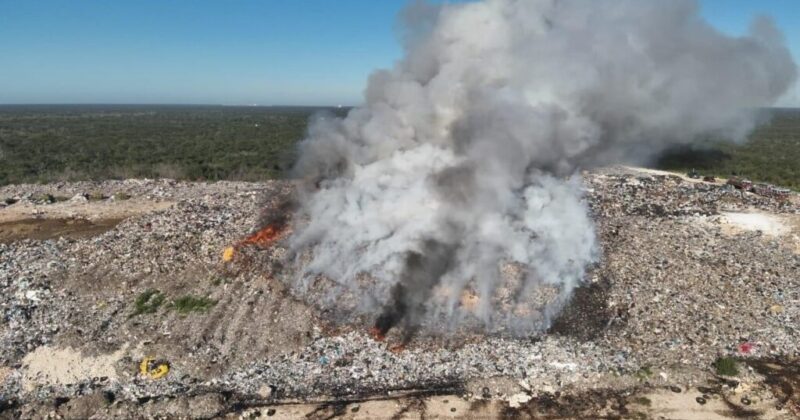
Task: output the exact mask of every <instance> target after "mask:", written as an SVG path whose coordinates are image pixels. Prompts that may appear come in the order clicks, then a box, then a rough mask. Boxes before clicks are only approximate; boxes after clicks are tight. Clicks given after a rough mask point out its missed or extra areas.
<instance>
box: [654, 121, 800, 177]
mask: <svg viewBox="0 0 800 420" xmlns="http://www.w3.org/2000/svg"><path fill="white" fill-rule="evenodd" d="M771 116H772V118H771V120H770V121H769V122H768V123H767V124H764V125H762V126H761V127H759V128H758V129H757V130H755V132H753V133H752V135H751V136H750V138H749V139H748V141H747V142H746V143H744V144H741V145H737V144H732V143H728V142H722V141H714V140H709V141H707V142H705V143H703V144H700V145H695V146H693V147H683V148H678V149H674V150H671V151H669V152H668V153H666V154H664V155H663V156H662V157H661V159H660V160H659V161H658V163H657V166H658V167H659V168H661V169H667V170H676V171H682V172H688V171H690V170H691V169H696V170H697V171H698V172H700V173H701V174H703V175H714V176H719V177H723V178H728V177H730V176H732V175H737V176H743V177H746V178H749V179H751V180H752V181H755V182H768V183H772V184H775V185H778V186H784V187H788V188H792V189H795V190H800V163H798V162H800V110H797V109H779V110H773V111H771Z"/></svg>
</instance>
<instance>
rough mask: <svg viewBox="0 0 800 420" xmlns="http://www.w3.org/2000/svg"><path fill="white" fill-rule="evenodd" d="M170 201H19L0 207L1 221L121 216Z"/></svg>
mask: <svg viewBox="0 0 800 420" xmlns="http://www.w3.org/2000/svg"><path fill="white" fill-rule="evenodd" d="M173 204H174V203H173V202H170V201H152V200H147V199H144V198H141V199H139V198H134V199H130V200H124V201H111V200H103V201H89V202H86V201H73V200H70V201H64V202H60V203H54V204H49V205H45V206H43V205H36V204H32V203H18V204H16V205H14V206H11V207H7V208H3V209H0V224H6V223H11V222H20V221H24V220H31V219H85V220H88V221H97V220H121V219H125V218H127V217H131V216H137V215H140V214H145V213H150V212H152V211H156V210H163V209H166V208H169V207H170V206H172V205H173Z"/></svg>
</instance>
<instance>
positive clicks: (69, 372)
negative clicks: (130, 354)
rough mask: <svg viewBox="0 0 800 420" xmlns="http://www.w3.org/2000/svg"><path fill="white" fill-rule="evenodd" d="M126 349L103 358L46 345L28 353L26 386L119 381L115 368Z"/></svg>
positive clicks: (29, 387) (24, 375)
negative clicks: (98, 378) (98, 380)
mask: <svg viewBox="0 0 800 420" xmlns="http://www.w3.org/2000/svg"><path fill="white" fill-rule="evenodd" d="M125 350H126V349H125V348H122V349H119V350H117V351H115V352H114V353H111V354H108V355H101V356H95V357H91V356H86V357H84V356H83V355H82V354H81V353H80V352H78V351H76V350H73V349H72V348H61V349H59V348H53V347H49V346H42V347H39V348H37V349H36V350H34V351H33V352H31V353H28V354H27V355H26V356H25V358H24V359H22V363H23V369H24V370H23V378H22V386H23V388H24V389H25V390H27V391H32V390H34V389H36V388H37V387H40V386H43V385H63V384H72V383H76V382H80V381H82V380H86V379H91V378H95V377H103V376H105V377H107V378H108V379H115V378H117V371H116V369H115V367H114V365H115V364H116V363H117V362H118V361H119V360H120V359H121V358H122V357H123V355H124V354H125Z"/></svg>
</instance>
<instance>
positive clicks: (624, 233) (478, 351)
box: [0, 168, 800, 417]
mask: <svg viewBox="0 0 800 420" xmlns="http://www.w3.org/2000/svg"><path fill="white" fill-rule="evenodd" d="M584 178H585V183H586V195H587V199H588V201H589V203H590V207H591V211H592V214H593V217H594V219H595V222H596V225H597V229H598V233H599V237H600V239H601V241H602V249H603V255H602V260H601V262H600V263H599V264H598V265H597V266H596V267H594V268H593V269H592V270H591V271H590V273H589V275H588V276H587V279H586V282H585V285H584V286H583V287H581V288H579V289H578V290H577V291H576V293H575V294H574V296H573V298H572V301H571V302H570V303H569V304H568V305H567V307H566V308H565V309H564V311H563V312H562V313H561V315H560V316H559V317H558V318H557V319H556V320H555V321H554V324H553V326H552V328H551V330H550V331H548V332H547V333H545V334H542V335H539V336H535V337H529V338H527V339H514V338H508V337H503V336H477V335H465V336H431V335H424V334H422V335H420V336H418V337H415V338H414V339H413V340H412V341H411V342H410V343H408V344H407V346H406V347H405V349H403V350H402V351H392V348H391V347H392V343H386V342H378V341H375V340H373V339H372V338H371V337H370V336H369V335H368V333H367V331H366V329H365V328H363V325H355V324H354V325H353V326H351V327H348V326H341V325H338V324H333V323H330V322H328V320H327V318H326V316H327V314H326V313H324V312H322V311H320V310H318V309H317V308H314V307H312V306H309V305H307V304H305V303H304V302H303V301H302V299H301V298H300V297H297V296H293V295H292V293H291V291H290V290H289V288H287V286H286V284H284V282H283V281H282V278H283V276H282V273H284V272H285V270H287V269H288V268H287V260H286V257H287V255H288V251H287V249H286V248H285V247H284V246H283V244H282V243H281V242H280V241H279V240H276V241H275V242H274V243H273V242H271V241H272V240H271V239H270V242H264V244H268V246H242V245H241V244H243V243H248V242H247V240H246V238H248V237H256V236H258V234H259V229H261V228H263V227H264V226H262V223H263V220H264V215H265V213H266V214H267V216H269V213H270V212H279V211H285V209H282V207H281V205H282V204H281V203H284V202H285V201H286V200H287V199H288V198H290V197H291V195H292V191H293V189H292V186H291V184H290V183H288V182H282V181H273V182H268V183H237V182H220V183H183V182H174V181H138V180H127V181H108V182H100V183H75V184H68V183H64V184H51V185H42V186H7V187H3V188H0V201H3V202H4V203H6V204H5V208H4V209H3V210H1V211H10V210H13V209H15V208H18V209H19V208H31V209H34V210H35V211H38V212H40V213H41V214H43V215H45V216H43V217H47V214H50V213H48V212H51V213H52V211H51V209H59V208H61V207H63V208H64V209H67V210H69V211H79V210H76V209H79V207H80V206H88V205H90V204H91V203H93V202H96V201H100V202H102V203H104V204H103V205H104V206H106V207H102V208H109V209H112V208H113V209H117V210H118V209H119V208H122V207H120V206H123V207H124V206H126V205H132V204H128V203H153V202H159V203H163V204H165V206H160V207H158V208H151V207H148V209H149V210H147V211H145V212H141V213H139V214H131V215H129V216H127V217H126V218H125V219H124V220H122V221H121V222H120V223H119V224H117V225H116V226H114V227H113V228H111V229H110V230H108V231H106V232H104V233H100V234H97V235H95V236H92V237H87V238H80V239H70V238H60V239H59V238H53V239H47V240H31V239H23V240H15V241H11V242H6V243H0V292H2V293H0V313H2V317H3V323H2V324H0V400H2V401H5V403H4V404H5V405H3V406H2V407H0V410H4V409H5V410H12V411H13V410H16V411H14V412H15V413H17V414H19V415H34V414H36V413H39V414H41V413H43V412H44V413H49V412H50V410H53V408H52V407H53V404H52V403H53V401H60V402H61V403H60V404H61V405H64V407H67V406H69V405H70V404H67V403H65V401H66V402H70V401H77V400H78V399H82V398H89V397H92V398H95V397H94V396H98V397H96V398H95V399H94V400H92V401H95V402H94V403H92V404H94V405H95V406H96V407H95V409H96V410H101V411H102V410H105V411H102V412H103V413H105V415H106V416H112V413H116V414H118V415H121V414H120V412H119V411H114V410H116V409H119V407H122V406H125V407H128V408H129V409H131V410H134V411H131V412H128V414H130V413H140V412H141V411H136V410H140V409H141V410H144V408H142V407H147V406H153V404H156V405H157V404H162V403H164V401H173V403H174V406H175V407H178V408H175V409H176V410H178V411H177V412H176V413H177V414H176V415H186V416H209V417H210V416H213V415H221V414H225V413H228V412H235V411H236V410H240V409H241V407H243V406H253V405H258V404H268V403H274V402H276V401H285V400H287V399H300V400H308V399H318V398H320V397H321V396H329V398H340V399H341V398H349V397H348V396H350V397H353V398H355V397H358V398H361V397H363V396H368V395H375V394H382V395H385V394H386V393H387V392H390V391H392V390H394V391H397V392H399V391H402V390H410V389H416V390H438V391H437V392H439V391H441V392H452V393H456V394H458V395H462V396H465V397H467V398H472V399H487V400H494V399H500V400H503V401H509V400H513V401H515V402H514V404H516V405H524V404H525V403H527V402H528V401H536V399H537V398H539V397H540V396H542V395H552V394H553V393H554V392H565V393H566V392H568V391H569V392H580V391H585V390H593V389H617V390H631V389H640V388H642V387H660V386H679V385H680V386H689V385H692V386H694V385H697V384H698V383H701V382H703V381H705V380H707V379H708V377H709V376H714V375H715V374H716V372H715V368H714V363H715V362H717V361H718V360H720V359H721V358H727V357H734V358H750V359H753V360H762V359H766V358H792V357H796V356H799V355H800V330H798V328H797V327H796V326H797V325H800V306H798V305H797V302H800V276H798V273H800V255H798V254H797V253H796V252H795V250H794V249H793V248H792V247H791V246H789V245H788V244H789V242H790V240H791V233H790V234H787V236H786V237H774V236H765V235H763V234H761V233H760V232H758V231H751V232H731V231H728V230H725V229H724V228H723V224H722V216H721V215H722V213H723V212H730V211H760V212H765V213H770V214H776V215H781V217H796V216H797V215H798V214H800V207H798V204H797V203H798V201H797V200H796V196H795V197H793V198H792V199H790V200H774V199H771V198H770V197H763V196H758V195H755V194H751V193H742V192H741V191H738V190H735V189H733V188H732V187H730V186H724V185H716V184H705V183H695V182H688V181H686V180H684V179H682V178H680V177H677V176H671V175H653V174H648V173H644V172H642V173H631V171H620V170H616V169H614V168H610V169H605V170H602V171H597V172H591V173H587V174H585V175H584ZM98 191H99V192H101V193H102V197H105V198H100V199H99V200H96V201H92V200H88V199H87V201H86V202H83V203H81V200H80V199H75V198H74V197H76V196H77V197H84V198H85V197H86V195H87V194H91V193H92V192H98ZM121 194H124V196H122V195H121ZM44 195H50V196H53V197H57V196H64V197H69V200H62V201H59V200H56V199H54V200H49V199H47V200H43V201H42V200H38V199H36V197H42V196H44ZM115 195H116V196H117V198H116V199H115V198H112V197H114V196H115ZM123 197H124V199H123ZM70 203H71V204H70ZM59 206H61V207H59ZM70 206H72V207H70ZM102 208H101V207H97V208H94V210H93V211H95V210H96V211H103V210H102ZM98 209H99V210H98ZM117 210H114V211H117ZM65 211H66V210H65ZM0 226H2V225H0ZM794 233H795V234H796V233H797V232H794ZM254 235H255V236H254ZM262 236H263V235H262ZM258 237H260V236H258ZM59 352H68V354H69V355H71V356H70V359H69V360H72V361H71V362H70V365H72V367H73V368H72V369H71V370H69V375H66V374H64V375H61V376H59V375H57V374H54V373H53V372H50V371H43V370H41V368H40V367H38V366H40V365H41V364H40V363H36V359H37V357H42V355H45V354H62V353H59ZM65 354H66V353H65ZM75 354H77V355H79V356H74V355H75ZM112 356H113V357H112ZM76 357H77V358H78V359H75V358H76ZM81 358H83V359H81ZM98 361H102V364H101V365H102V366H103V369H106V370H103V371H102V372H104V373H103V374H101V375H99V376H98V375H93V374H92V372H93V369H92V368H91V366H93V365H92V364H91V363H94V365H97V364H98V363H99V362H98ZM90 362H91V363H90ZM53 363H58V361H54V362H53ZM95 370H96V369H95ZM81 372H85V373H81ZM756 376H757V374H756V373H754V372H752V371H749V370H743V371H742V372H740V374H739V379H740V380H750V381H754V380H756ZM520 395H522V397H520ZM354 396H355V397H354ZM512 397H513V398H512ZM82 401H83V400H82ZM177 401H183V402H182V403H181V404H182V405H181V404H178V403H177ZM114 407H117V408H114ZM130 407H134V408H130ZM135 407H139V408H135ZM159 407H162V406H159ZM180 407H183V408H180ZM237 407H238V408H237ZM56 408H58V407H56ZM201 408H202V409H203V410H206V411H203V413H205V414H202V413H201V414H202V415H201V414H198V413H199V412H195V411H192V410H200V409H201ZM26 410H27V411H26ZM42 410H46V411H42ZM98 412H99V411H98Z"/></svg>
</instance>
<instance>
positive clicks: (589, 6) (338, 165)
mask: <svg viewBox="0 0 800 420" xmlns="http://www.w3.org/2000/svg"><path fill="white" fill-rule="evenodd" d="M407 17H410V19H412V22H410V24H409V25H408V28H409V29H408V32H407V33H406V35H407V36H406V37H405V39H406V44H407V45H406V55H405V57H404V58H403V59H402V60H401V61H400V62H399V63H397V65H396V66H395V67H394V68H393V69H391V70H382V71H378V72H376V73H375V74H373V75H372V76H371V78H370V80H369V85H368V87H367V90H366V95H365V96H366V104H365V105H364V106H362V107H360V108H356V109H353V110H352V111H350V112H349V114H348V115H347V117H346V118H343V119H340V118H334V117H330V116H328V117H320V118H318V119H316V120H315V121H314V122H313V123H312V124H311V127H310V130H309V135H308V138H307V139H306V140H305V141H303V142H302V144H301V147H300V152H301V154H300V159H299V162H298V164H297V167H296V170H297V172H298V174H299V175H301V176H303V177H304V178H305V179H306V180H308V181H309V188H307V189H306V190H305V191H303V192H302V194H301V195H302V199H301V202H302V210H301V214H302V216H303V217H300V218H299V219H302V220H307V223H304V224H301V225H300V226H298V227H297V230H296V234H295V235H294V237H293V239H292V245H293V247H294V248H295V249H296V250H298V251H300V252H301V253H303V252H304V255H306V256H307V257H308V258H310V262H307V263H304V264H302V265H301V268H300V271H299V273H300V274H299V277H298V278H297V279H296V280H295V283H294V286H295V287H296V289H297V290H298V291H300V292H304V291H307V290H309V289H310V288H312V287H314V284H315V281H317V279H318V276H317V274H321V275H323V276H324V277H326V278H328V279H331V280H332V281H333V282H334V283H333V284H335V285H336V286H333V287H331V288H330V289H328V290H327V293H326V296H327V298H328V300H320V301H319V302H318V303H319V304H321V305H324V306H327V307H336V306H337V305H339V306H342V305H344V303H343V302H345V301H355V302H357V304H355V305H350V306H349V307H348V310H354V311H357V312H361V313H374V314H375V315H376V316H377V315H378V314H383V315H388V316H390V317H393V318H395V319H393V320H392V321H391V323H392V324H394V323H396V322H403V325H405V326H407V327H415V326H419V325H423V324H430V325H439V326H447V328H451V327H457V326H459V325H464V324H466V323H469V322H474V321H476V320H479V321H480V325H481V326H482V327H483V328H485V329H487V330H489V331H500V330H506V331H512V332H515V333H518V334H525V333H529V332H531V331H536V330H540V329H542V328H546V327H547V326H548V322H549V319H550V317H551V315H552V314H553V313H555V312H556V311H557V310H558V309H559V308H560V307H561V305H563V303H564V302H565V301H566V299H567V298H568V297H569V296H570V293H571V291H572V290H573V289H574V287H575V286H576V285H578V284H579V283H580V282H581V281H582V278H583V276H584V274H585V270H586V268H587V266H589V265H591V264H592V263H594V262H596V261H597V259H598V257H599V250H598V244H597V241H596V238H595V235H594V228H593V225H592V222H591V219H590V217H589V215H588V210H587V206H586V204H585V202H584V200H583V198H582V192H581V182H580V179H579V177H578V176H577V175H576V173H577V171H579V170H580V169H584V168H590V167H593V166H597V165H602V164H607V163H612V162H617V161H621V160H627V161H630V160H635V161H642V160H645V159H648V158H650V157H652V156H653V155H654V154H656V153H658V152H659V151H661V150H663V149H664V148H666V147H668V146H671V145H675V144H680V143H688V142H691V141H693V140H695V139H697V138H698V137H700V136H707V135H722V136H726V137H728V138H733V139H741V138H743V137H744V136H745V135H746V134H747V133H748V132H749V131H750V130H751V129H752V128H753V124H754V123H753V121H754V119H753V118H752V113H753V110H754V109H756V108H757V107H762V106H768V105H771V104H772V103H774V101H775V100H776V99H777V98H779V97H780V96H781V95H782V94H783V93H784V92H785V91H786V90H787V89H788V88H789V86H790V85H791V84H792V83H793V81H794V79H795V75H796V69H795V64H794V62H793V61H792V59H791V56H790V54H789V52H788V50H787V49H786V47H785V45H784V43H783V40H782V36H781V34H780V32H779V31H778V30H777V29H776V28H775V27H774V26H773V25H772V24H771V23H770V21H769V20H767V19H763V18H762V19H758V20H756V21H755V22H754V23H753V25H752V29H751V32H750V34H749V35H748V36H746V37H740V38H732V37H728V36H725V35H723V34H721V33H719V32H718V31H716V30H715V29H714V28H713V27H711V26H710V25H708V24H707V23H706V22H704V21H703V20H702V19H701V18H700V17H699V15H698V7H697V4H696V3H695V2H694V1H690V0H670V1H663V0H594V1H588V0H560V1H557V0H527V1H526V0H486V1H480V2H474V3H467V4H458V5H444V6H432V5H429V4H425V3H417V4H416V5H413V6H412V7H411V8H410V9H409V12H408V13H407ZM504 273H505V274H504ZM509 273H511V274H509ZM465 291H466V292H465ZM465 296H470V297H471V298H472V302H477V303H475V305H470V304H469V303H468V302H469V299H465ZM441 321H444V322H441Z"/></svg>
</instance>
